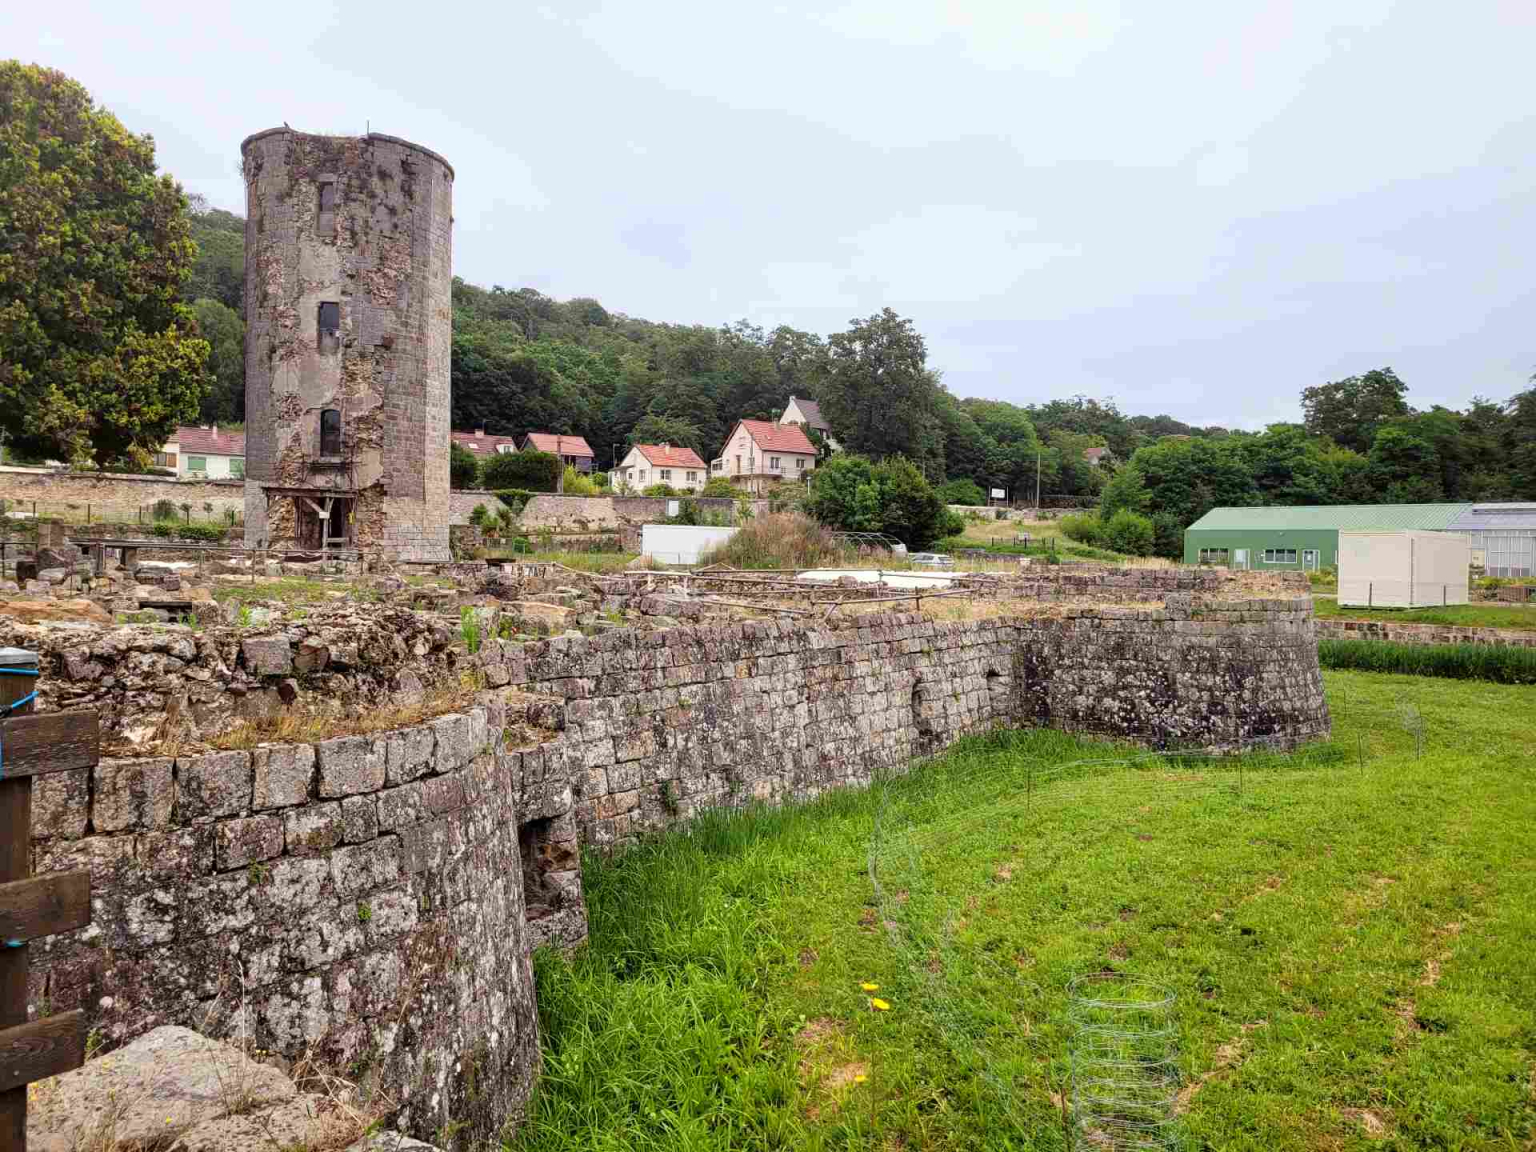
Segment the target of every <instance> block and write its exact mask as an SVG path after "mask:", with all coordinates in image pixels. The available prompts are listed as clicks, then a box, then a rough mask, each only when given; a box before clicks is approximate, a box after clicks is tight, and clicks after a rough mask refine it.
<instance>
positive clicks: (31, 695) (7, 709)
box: [0, 668, 42, 947]
mask: <svg viewBox="0 0 1536 1152" xmlns="http://www.w3.org/2000/svg"><path fill="white" fill-rule="evenodd" d="M41 675H42V673H41V672H39V671H38V670H37V669H36V668H0V676H41ZM36 699H37V689H36V688H34V689H32V691H30V692H28V693H27V694H26V695H25V696H23V697H22V698H21V699H20V700H15V701H12V702H11V703H10V704H6V705H4V706H3V707H4V712H3V713H0V719H3V718H4V716H6V715H9V714H10V713H12V712H14V711H16V709H18V708H20V707H21V706H22V705H23V704H30V703H31V702H32V701H33V700H36ZM4 779H5V725H3V724H0V780H4ZM7 947H15V945H11V944H8V945H7Z"/></svg>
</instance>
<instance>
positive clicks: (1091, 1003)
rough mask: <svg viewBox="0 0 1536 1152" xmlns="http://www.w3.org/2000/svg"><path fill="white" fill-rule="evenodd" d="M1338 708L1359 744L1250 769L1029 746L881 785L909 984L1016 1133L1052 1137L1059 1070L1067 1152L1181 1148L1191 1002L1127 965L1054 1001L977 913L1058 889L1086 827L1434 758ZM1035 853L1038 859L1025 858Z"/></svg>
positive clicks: (1262, 757) (1086, 976)
mask: <svg viewBox="0 0 1536 1152" xmlns="http://www.w3.org/2000/svg"><path fill="white" fill-rule="evenodd" d="M1330 706H1331V707H1332V708H1333V711H1334V716H1335V720H1336V721H1338V720H1339V719H1340V718H1341V717H1342V716H1344V715H1348V716H1349V724H1348V727H1349V729H1350V731H1351V733H1352V735H1351V736H1350V737H1349V738H1348V739H1338V738H1335V739H1330V740H1328V741H1326V742H1320V743H1316V744H1312V745H1308V746H1305V747H1303V748H1300V749H1296V750H1287V749H1285V748H1282V747H1280V746H1279V743H1278V742H1277V741H1275V740H1269V739H1259V740H1255V741H1252V742H1250V743H1249V744H1247V745H1246V746H1245V748H1244V750H1243V751H1242V752H1241V753H1238V754H1216V753H1210V752H1205V751H1201V750H1178V751H1167V752H1141V751H1131V750H1127V751H1125V752H1117V753H1111V754H1108V755H1104V756H1096V757H1088V758H1082V759H1075V760H1066V761H1064V762H1063V761H1061V760H1059V759H1058V758H1056V756H1055V754H1054V753H1053V752H1052V751H1051V750H1049V749H1047V750H1046V751H1044V752H1041V753H1039V754H1037V755H1033V756H1031V755H1030V754H1029V753H1028V751H1027V747H1026V748H1024V749H1023V750H1021V749H1020V746H1019V745H1017V744H1015V743H1014V742H1015V741H1017V740H1018V739H1019V738H1020V734H1003V735H1000V736H998V737H996V739H998V740H999V741H1001V742H1002V744H1001V748H1002V749H1005V750H1006V749H1009V748H1010V747H1012V748H1013V750H1014V752H1015V754H1014V755H1008V756H999V755H990V754H988V755H977V756H963V755H962V756H956V755H954V754H950V755H947V756H940V757H938V758H937V760H936V761H935V762H930V763H928V764H925V765H921V766H919V767H917V768H915V769H913V771H912V772H910V773H909V774H907V775H904V776H900V777H895V778H892V779H889V780H886V781H883V782H882V783H881V784H880V785H879V787H880V788H881V798H880V805H879V809H878V812H877V815H876V818H875V824H874V830H873V833H872V836H871V840H870V845H869V854H868V862H867V866H868V871H869V875H870V878H871V881H872V884H873V889H874V900H875V906H876V909H877V915H878V916H879V918H880V922H881V923H882V924H883V925H884V928H885V933H886V937H887V940H888V943H889V945H890V947H891V948H892V950H893V952H894V953H895V954H896V956H897V958H898V961H899V964H898V968H899V970H900V972H901V977H900V978H901V980H902V981H903V982H904V983H905V984H906V986H907V987H908V989H909V990H910V992H911V993H912V994H913V995H914V998H915V1000H916V1001H917V1003H919V1004H920V1005H921V1006H922V1008H923V1009H924V1010H925V1011H926V1013H927V1014H928V1015H929V1016H930V1017H931V1019H932V1021H933V1022H934V1024H935V1026H936V1028H937V1030H938V1031H939V1032H940V1033H941V1034H942V1035H943V1037H944V1039H945V1042H946V1044H947V1046H948V1048H949V1050H950V1052H951V1054H952V1055H953V1057H954V1059H955V1061H956V1063H957V1065H959V1066H961V1067H963V1068H966V1069H968V1070H969V1071H970V1072H971V1073H972V1074H973V1075H974V1076H975V1078H976V1080H977V1082H978V1084H979V1085H980V1086H981V1088H982V1090H983V1091H984V1092H985V1093H986V1094H987V1096H988V1097H989V1098H990V1099H991V1101H992V1103H993V1104H994V1105H995V1106H996V1107H997V1108H998V1109H999V1110H1000V1111H1001V1113H1002V1114H1003V1115H1004V1116H1005V1117H1007V1118H1008V1121H1009V1122H1010V1123H1011V1124H1012V1125H1013V1126H1014V1128H1015V1130H1016V1131H1017V1132H1019V1133H1023V1132H1037V1131H1038V1129H1039V1125H1040V1116H1039V1113H1038V1105H1039V1102H1038V1098H1036V1099H1034V1101H1033V1102H1031V1100H1030V1097H1029V1092H1028V1091H1027V1088H1028V1086H1029V1085H1031V1084H1038V1079H1039V1075H1040V1069H1041V1067H1042V1065H1044V1066H1045V1067H1047V1068H1050V1069H1052V1070H1053V1071H1052V1072H1051V1073H1050V1075H1051V1077H1052V1081H1053V1083H1054V1084H1055V1085H1056V1092H1055V1094H1054V1098H1055V1101H1056V1104H1057V1106H1059V1108H1060V1110H1061V1121H1062V1143H1063V1144H1064V1145H1066V1146H1068V1147H1079V1148H1092V1149H1131V1148H1136V1149H1143V1148H1146V1149H1152V1148H1157V1149H1161V1148H1175V1147H1183V1146H1184V1144H1183V1143H1181V1141H1183V1140H1184V1139H1185V1135H1184V1133H1183V1127H1182V1121H1181V1119H1180V1113H1181V1111H1182V1106H1183V1105H1182V1099H1181V1092H1186V1093H1187V1089H1188V1086H1189V1085H1190V1084H1191V1083H1193V1082H1194V1078H1193V1077H1192V1075H1191V1072H1192V1070H1191V1069H1189V1068H1187V1067H1185V1066H1184V1065H1183V1063H1182V1062H1181V1060H1182V1057H1181V1054H1180V1052H1179V1050H1178V1047H1177V1043H1176V1040H1177V1037H1178V1032H1179V1009H1178V1000H1177V998H1175V997H1173V996H1172V995H1171V993H1170V992H1169V990H1168V989H1166V988H1158V989H1155V994H1153V991H1152V990H1149V987H1150V986H1149V985H1147V983H1146V982H1145V981H1144V980H1141V979H1140V978H1138V977H1137V976H1136V975H1135V974H1134V973H1129V972H1124V971H1120V970H1118V968H1117V967H1116V966H1115V965H1113V964H1110V965H1108V966H1106V967H1105V968H1104V969H1103V970H1102V971H1097V972H1085V973H1081V974H1080V979H1078V980H1076V981H1074V982H1073V983H1071V984H1070V985H1068V986H1065V987H1063V986H1060V985H1055V986H1053V985H1051V984H1048V983H1042V982H1040V981H1038V980H1036V979H1034V978H1033V977H1032V976H1031V974H1030V971H1029V969H1028V967H1027V966H1024V965H1021V963H1020V961H1019V957H1018V956H1016V955H1012V954H1010V953H1011V950H1010V949H1009V948H998V946H997V940H998V935H997V934H996V933H992V932H978V931H977V929H976V926H975V922H976V921H978V920H979V919H981V918H983V913H982V912H981V911H978V907H979V906H980V905H981V904H983V903H984V902H985V901H986V900H987V898H988V896H989V894H991V893H993V892H995V891H997V885H998V881H999V880H1000V879H1007V880H1011V881H1014V882H1016V883H1017V882H1022V883H1023V884H1025V885H1033V886H1034V887H1035V888H1041V887H1044V886H1047V885H1049V884H1050V883H1051V882H1052V879H1053V876H1054V874H1055V873H1056V872H1057V871H1058V870H1060V869H1063V868H1066V867H1068V866H1070V865H1071V864H1072V862H1073V861H1074V860H1075V859H1076V856H1077V854H1078V853H1080V852H1081V851H1082V849H1083V844H1082V843H1070V842H1064V841H1062V840H1061V837H1063V836H1066V837H1068V839H1070V835H1071V833H1069V832H1067V831H1063V830H1066V829H1071V828H1075V827H1077V825H1076V824H1074V821H1080V820H1081V819H1082V818H1083V813H1084V812H1094V813H1101V812H1109V813H1112V814H1119V815H1125V816H1126V817H1127V818H1128V819H1130V820H1135V821H1152V820H1155V819H1157V817H1158V815H1159V814H1160V813H1161V814H1164V815H1166V814H1168V813H1170V812H1172V811H1173V810H1174V809H1175V808H1177V813H1178V818H1179V820H1181V821H1188V820H1196V821H1198V820H1199V819H1200V817H1201V815H1202V814H1203V813H1206V812H1210V813H1215V812H1218V811H1220V812H1230V810H1231V807H1232V805H1234V804H1236V805H1238V806H1240V807H1241V806H1246V805H1254V806H1257V807H1263V806H1265V805H1266V804H1268V803H1269V802H1270V801H1271V800H1272V797H1271V795H1270V792H1271V790H1272V789H1273V788H1274V787H1275V786H1276V784H1277V783H1279V782H1281V781H1284V780H1285V779H1286V778H1287V777H1293V776H1294V775H1295V774H1296V773H1298V772H1305V773H1309V776H1308V786H1309V787H1315V788H1324V789H1326V788H1328V787H1329V786H1330V784H1331V783H1332V784H1336V785H1338V786H1343V785H1344V784H1345V783H1346V782H1347V781H1349V780H1350V779H1351V777H1352V774H1355V773H1359V772H1362V771H1369V770H1370V765H1371V763H1372V761H1373V760H1375V759H1377V758H1378V757H1379V755H1380V754H1381V753H1382V752H1383V751H1387V750H1390V751H1391V752H1393V753H1394V754H1396V753H1408V754H1411V755H1414V756H1417V757H1423V756H1424V755H1426V754H1428V753H1429V752H1430V751H1431V750H1432V749H1433V748H1434V747H1435V737H1434V732H1433V730H1432V728H1431V726H1430V725H1429V724H1428V723H1426V720H1425V717H1424V716H1423V714H1422V713H1421V712H1420V711H1419V710H1418V709H1417V708H1416V707H1414V706H1413V705H1412V704H1408V703H1396V704H1392V705H1382V704H1379V703H1377V702H1376V701H1374V700H1372V701H1370V702H1366V701H1360V700H1353V699H1351V698H1350V697H1349V695H1348V693H1347V691H1340V690H1337V689H1335V690H1334V691H1332V692H1331V693H1330ZM1105 819H1106V820H1108V819H1110V818H1109V817H1106V818H1105ZM1116 826H1117V827H1120V826H1123V822H1122V824H1117V825H1116ZM1053 829H1055V830H1056V831H1057V833H1058V836H1057V839H1055V840H1053V839H1051V838H1050V837H1049V836H1040V837H1037V838H1036V839H1034V840H1031V839H1030V834H1031V830H1033V831H1035V832H1049V831H1051V830H1053ZM1088 834H1089V835H1093V834H1102V832H1100V833H1094V832H1090V833H1088ZM1147 838H1150V837H1147ZM1025 843H1030V844H1033V845H1034V848H1033V849H1031V850H1022V851H1020V850H1019V849H1020V846H1021V845H1022V844H1025ZM994 845H995V846H998V848H999V850H1000V851H1002V855H1003V856H1006V857H1011V858H1010V859H1009V860H1008V861H1007V862H1006V863H1005V864H1002V865H999V866H997V867H998V871H996V872H995V873H994V872H992V871H991V870H992V868H993V865H992V864H991V863H986V864H985V868H984V869H983V871H985V873H986V874H985V875H983V874H982V872H980V871H978V869H977V866H976V862H977V860H983V861H985V860H987V858H988V856H989V853H990V852H991V848H992V846H994ZM1010 850H1013V851H1010ZM1031 851H1037V852H1038V854H1037V855H1031V854H1030V852H1031ZM957 877H958V879H957ZM1031 1021H1033V1022H1034V1023H1033V1024H1032V1023H1031ZM1041 1021H1047V1022H1052V1021H1054V1023H1049V1024H1047V1025H1042V1024H1041V1023H1040V1022H1041ZM1184 1098H1187V1095H1186V1097H1184ZM1031 1108H1034V1109H1035V1111H1034V1112H1033V1114H1031V1112H1030V1109H1031Z"/></svg>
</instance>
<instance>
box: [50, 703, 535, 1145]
mask: <svg viewBox="0 0 1536 1152" xmlns="http://www.w3.org/2000/svg"><path fill="white" fill-rule="evenodd" d="M506 719H507V716H506V712H505V704H504V702H503V701H501V700H500V699H498V694H495V693H487V694H486V704H485V706H484V707H476V708H474V709H471V710H470V711H469V712H468V713H464V714H452V715H447V716H442V717H439V718H438V719H436V720H432V721H430V722H428V723H425V724H422V725H420V726H417V727H412V728H406V729H401V730H398V731H395V732H390V733H387V734H384V735H380V736H345V737H339V738H336V739H332V740H324V741H320V742H319V743H317V744H299V745H277V746H266V747H259V748H256V749H253V750H251V751H229V752H207V753H200V754H195V755H184V756H177V757H175V758H170V757H159V758H151V759H140V760H104V761H102V762H101V763H100V764H98V765H97V766H96V768H95V769H94V770H82V771H79V772H71V773H62V774H59V775H55V776H46V777H42V778H40V779H39V780H38V781H37V789H36V793H37V794H36V796H35V805H34V807H35V812H34V829H33V831H34V843H33V855H34V869H35V871H37V872H51V871H57V870H65V869H72V868H88V869H89V870H90V872H91V879H92V906H93V918H92V923H91V925H90V926H89V927H88V928H85V929H82V930H80V931H78V932H73V933H69V934H67V935H62V936H57V937H51V938H48V939H46V940H44V941H40V942H38V943H37V944H35V945H34V947H33V955H32V973H31V987H30V998H29V999H30V1003H31V1006H32V1010H33V1011H34V1012H35V1013H43V1012H50V1011H64V1010H68V1009H71V1008H75V1007H80V1008H84V1009H85V1010H86V1011H87V1013H88V1015H89V1018H90V1026H91V1027H92V1028H93V1029H95V1030H98V1031H99V1032H100V1033H101V1034H102V1035H103V1036H104V1037H105V1038H106V1039H107V1040H108V1042H110V1043H118V1042H122V1041H125V1040H128V1039H131V1038H132V1037H134V1036H137V1035H139V1034H141V1033H143V1032H145V1031H147V1030H148V1029H150V1028H153V1027H156V1026H158V1025H160V1024H183V1025H188V1026H193V1027H197V1028H198V1029H200V1030H202V1031H204V1032H208V1033H212V1034H218V1035H225V1034H229V1033H232V1032H233V1031H234V1029H235V1028H236V1026H237V1025H243V1027H244V1029H245V1032H246V1034H247V1035H250V1036H252V1037H253V1038H254V1042H255V1044H256V1046H257V1047H260V1048H264V1049H267V1050H269V1051H273V1052H277V1053H280V1054H282V1055H284V1056H285V1057H287V1058H289V1059H290V1060H292V1059H296V1058H298V1057H300V1056H302V1055H305V1054H313V1055H314V1056H316V1057H318V1058H319V1059H320V1060H321V1061H323V1062H325V1063H326V1064H328V1065H329V1066H330V1067H333V1068H337V1069H342V1070H345V1071H346V1072H347V1073H348V1074H349V1075H351V1076H353V1077H355V1078H357V1079H360V1080H361V1081H363V1082H364V1083H365V1084H367V1085H369V1086H371V1087H374V1088H376V1089H378V1090H379V1091H381V1092H382V1093H383V1094H384V1098H385V1099H386V1100H390V1101H393V1102H395V1103H397V1104H398V1105H399V1107H400V1110H401V1111H400V1123H401V1126H403V1127H406V1128H408V1129H410V1130H411V1131H414V1132H416V1133H418V1134H421V1135H424V1136H427V1135H441V1134H442V1133H443V1132H446V1131H452V1130H454V1128H455V1126H457V1125H464V1126H465V1127H464V1128H463V1130H464V1131H466V1132H475V1133H480V1134H482V1135H488V1134H491V1133H494V1132H495V1131H497V1130H499V1127H500V1125H501V1124H502V1123H503V1122H504V1120H505V1119H506V1118H507V1117H508V1116H515V1115H516V1114H517V1113H518V1111H519V1109H521V1107H522V1106H523V1104H524V1103H525V1102H526V1100H527V1098H528V1094H529V1092H530V1091H531V1090H532V1085H533V1083H534V1080H535V1077H536V1075H537V1071H538V1066H539V1048H538V1032H537V1014H536V1010H535V1006H534V989H533V976H532V970H531V967H530V961H529V944H528V940H527V936H526V930H525V927H524V924H525V913H524V907H523V893H522V886H521V884H520V882H519V876H520V872H521V867H520V863H519V843H518V831H519V820H518V811H517V809H518V802H519V795H520V792H521V781H522V755H523V754H522V752H520V751H515V750H509V749H508V748H507V747H506V744H505V741H504V740H503V738H502V728H503V724H504V722H505V721H506Z"/></svg>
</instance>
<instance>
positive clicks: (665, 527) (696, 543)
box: [640, 524, 736, 564]
mask: <svg viewBox="0 0 1536 1152" xmlns="http://www.w3.org/2000/svg"><path fill="white" fill-rule="evenodd" d="M734 535H736V529H735V528H711V527H703V526H694V525H690V524H646V525H644V526H643V527H642V528H641V529H640V552H641V554H642V555H645V556H650V557H652V558H653V559H656V560H659V561H660V562H661V563H663V564H697V563H698V562H699V557H700V556H702V555H703V554H704V553H706V552H708V551H709V550H710V549H711V548H713V547H715V546H716V545H717V544H724V543H725V542H726V541H727V540H729V539H730V538H731V537H732V536H734Z"/></svg>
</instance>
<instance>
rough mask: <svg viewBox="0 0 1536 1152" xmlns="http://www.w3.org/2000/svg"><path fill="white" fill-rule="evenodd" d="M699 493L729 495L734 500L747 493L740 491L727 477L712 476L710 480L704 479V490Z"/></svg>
mask: <svg viewBox="0 0 1536 1152" xmlns="http://www.w3.org/2000/svg"><path fill="white" fill-rule="evenodd" d="M699 495H700V496H714V497H727V498H729V499H731V500H734V499H736V498H737V497H738V496H743V495H745V493H743V492H740V491H738V490H737V488H736V485H734V484H732V483H731V482H730V480H729V479H727V478H726V477H724V476H711V477H710V478H709V479H708V480H706V481H704V491H702V492H700V493H699Z"/></svg>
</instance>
